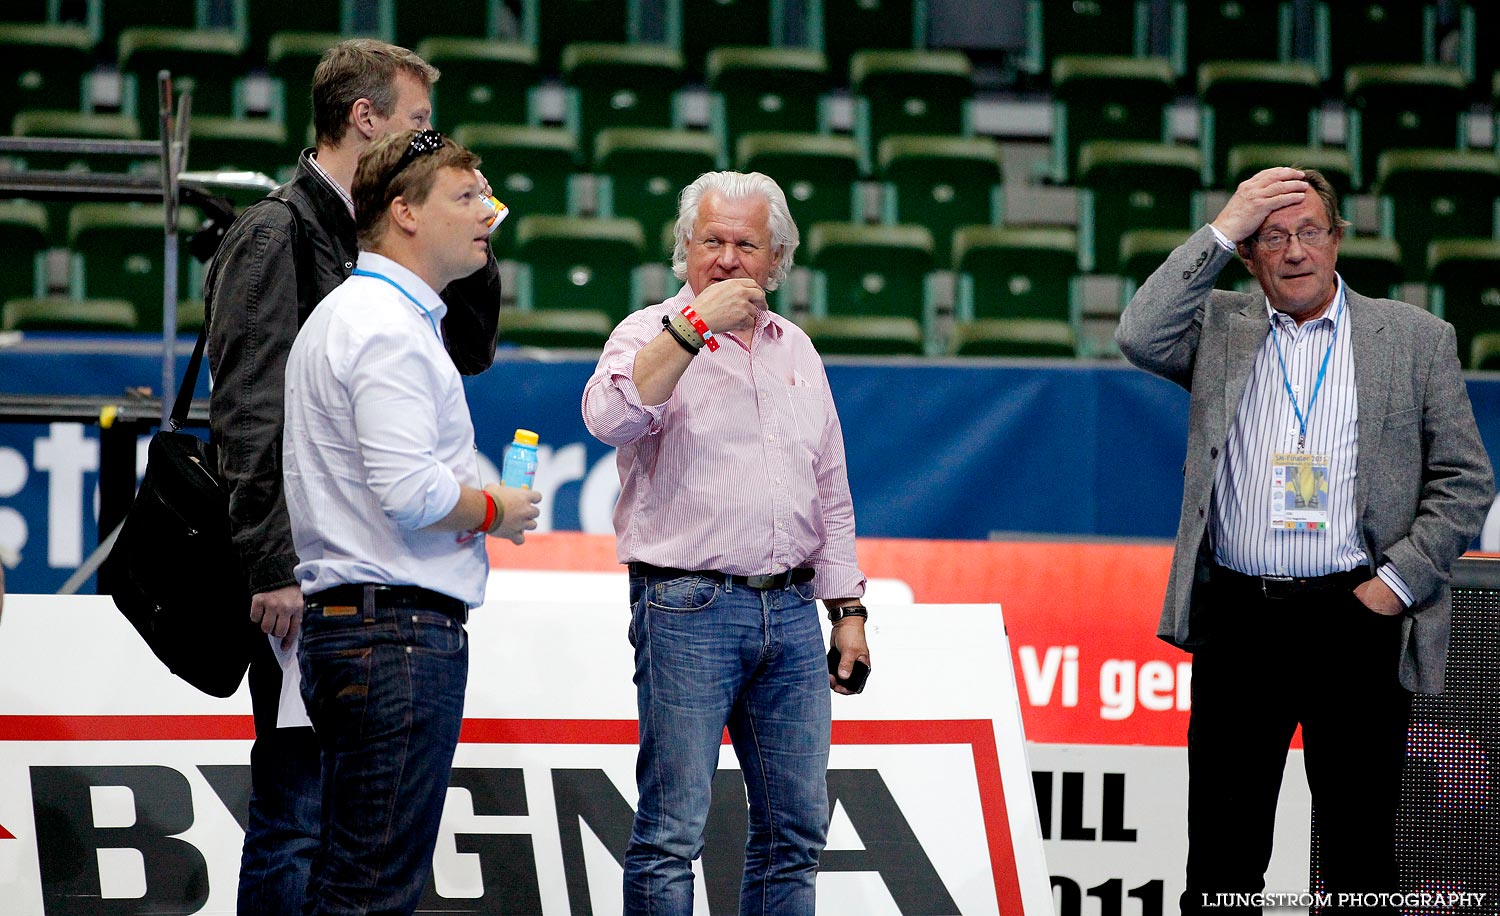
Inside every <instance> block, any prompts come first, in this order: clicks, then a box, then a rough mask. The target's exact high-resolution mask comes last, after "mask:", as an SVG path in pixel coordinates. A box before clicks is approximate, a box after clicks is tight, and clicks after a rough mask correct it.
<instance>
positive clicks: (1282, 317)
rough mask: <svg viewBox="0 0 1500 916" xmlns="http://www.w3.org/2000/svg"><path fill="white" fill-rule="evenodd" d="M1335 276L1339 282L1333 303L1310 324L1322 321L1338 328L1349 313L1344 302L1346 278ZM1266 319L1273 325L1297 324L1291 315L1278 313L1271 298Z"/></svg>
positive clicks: (1267, 306) (1267, 305)
mask: <svg viewBox="0 0 1500 916" xmlns="http://www.w3.org/2000/svg"><path fill="white" fill-rule="evenodd" d="M1333 276H1334V278H1335V279H1336V280H1338V290H1337V291H1336V292H1334V294H1333V301H1331V302H1329V303H1328V308H1327V309H1326V310H1325V311H1324V312H1323V314H1321V315H1319V316H1318V317H1316V318H1314V319H1313V320H1312V321H1309V322H1307V323H1308V324H1317V323H1318V322H1320V321H1326V322H1328V323H1329V324H1330V325H1332V326H1333V327H1334V328H1337V327H1338V326H1339V324H1340V323H1341V322H1343V321H1344V317H1343V316H1344V315H1345V313H1346V311H1347V310H1346V309H1345V308H1344V306H1345V305H1346V304H1347V303H1345V301H1344V297H1345V295H1346V291H1345V289H1344V278H1343V277H1341V276H1339V275H1338V274H1337V273H1335V274H1334V275H1333ZM1266 317H1267V318H1270V319H1271V321H1272V322H1273V323H1281V324H1285V323H1287V322H1289V321H1290V322H1293V323H1295V322H1296V319H1295V318H1293V317H1292V316H1291V315H1288V314H1286V313H1285V312H1278V311H1276V309H1274V308H1272V307H1271V300H1270V299H1269V298H1267V299H1266Z"/></svg>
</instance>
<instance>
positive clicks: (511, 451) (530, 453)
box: [500, 429, 537, 490]
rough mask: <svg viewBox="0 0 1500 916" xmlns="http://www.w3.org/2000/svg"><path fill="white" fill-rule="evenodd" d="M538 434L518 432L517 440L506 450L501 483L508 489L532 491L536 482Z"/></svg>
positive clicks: (519, 430) (501, 468)
mask: <svg viewBox="0 0 1500 916" xmlns="http://www.w3.org/2000/svg"><path fill="white" fill-rule="evenodd" d="M536 444H537V434H536V433H534V432H532V431H531V430H529V429H518V430H516V438H515V439H514V441H512V442H511V444H510V446H509V447H507V448H506V449H505V461H504V462H503V463H502V464H501V466H500V483H501V484H503V485H505V486H507V487H516V488H518V489H522V490H530V489H531V485H532V483H533V482H534V481H535V480H536Z"/></svg>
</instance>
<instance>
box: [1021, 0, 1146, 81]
mask: <svg viewBox="0 0 1500 916" xmlns="http://www.w3.org/2000/svg"><path fill="white" fill-rule="evenodd" d="M1150 6H1151V5H1150V3H1149V2H1147V0H1135V2H1130V0H1123V2H1121V0H1113V2H1086V3H1078V2H1074V0H1026V57H1025V60H1024V63H1023V66H1024V68H1025V69H1026V70H1027V71H1029V72H1031V73H1035V74H1037V75H1039V76H1045V75H1046V74H1047V73H1049V72H1051V70H1052V62H1053V61H1055V60H1056V59H1057V58H1059V57H1064V56H1068V55H1073V54H1086V55H1107V56H1112V57H1130V56H1136V57H1139V56H1143V55H1144V54H1145V53H1146V48H1147V46H1148V45H1149V43H1150Z"/></svg>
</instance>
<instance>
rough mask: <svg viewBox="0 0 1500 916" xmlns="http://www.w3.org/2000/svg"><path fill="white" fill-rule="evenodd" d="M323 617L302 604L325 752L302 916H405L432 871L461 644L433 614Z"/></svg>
mask: <svg viewBox="0 0 1500 916" xmlns="http://www.w3.org/2000/svg"><path fill="white" fill-rule="evenodd" d="M326 610H328V609H324V608H315V607H313V606H309V607H308V609H307V613H306V616H305V617H304V619H303V624H302V627H303V629H302V647H301V650H300V652H299V655H298V658H299V661H300V663H301V666H302V695H303V698H304V699H306V701H307V709H308V714H309V716H311V717H312V721H313V727H314V728H315V729H316V730H317V733H318V742H319V744H320V746H321V747H322V753H323V823H322V842H321V845H320V847H319V849H318V853H317V856H316V857H315V859H314V861H313V869H312V880H311V885H310V889H309V895H308V896H309V900H308V906H307V909H306V913H307V914H308V916H335V914H337V916H345V914H347V916H354V914H359V916H377V914H379V916H396V914H401V916H407V914H410V913H411V912H412V911H413V910H415V909H416V907H417V904H418V902H419V901H420V900H421V897H422V890H423V888H424V887H425V886H426V884H427V879H428V876H429V875H430V873H431V872H432V851H433V847H434V846H436V844H437V832H438V821H439V819H440V818H441V816H442V813H443V800H444V798H445V796H446V795H447V791H448V777H449V773H450V771H451V769H452V764H453V751H454V749H455V748H456V747H457V746H458V732H459V727H460V725H461V724H462V722H463V706H464V686H465V684H466V682H467V679H468V672H469V643H468V636H467V634H466V633H465V632H464V628H463V626H462V625H461V624H460V623H459V622H458V621H456V620H454V619H452V618H451V617H447V616H445V615H443V614H440V613H437V612H435V611H426V610H421V609H413V608H379V609H375V610H373V611H365V612H357V613H350V614H347V615H339V616H333V615H329V614H327V613H326ZM336 610H345V609H342V608H340V609H336ZM349 610H352V609H349Z"/></svg>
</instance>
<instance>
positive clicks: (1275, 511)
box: [1271, 452, 1330, 531]
mask: <svg viewBox="0 0 1500 916" xmlns="http://www.w3.org/2000/svg"><path fill="white" fill-rule="evenodd" d="M1329 496H1330V494H1329V491H1328V456H1327V455H1310V454H1308V453H1306V452H1273V453H1272V454H1271V527H1272V529H1275V530H1279V531H1327V530H1328V505H1329Z"/></svg>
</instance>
